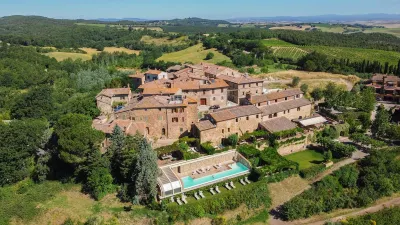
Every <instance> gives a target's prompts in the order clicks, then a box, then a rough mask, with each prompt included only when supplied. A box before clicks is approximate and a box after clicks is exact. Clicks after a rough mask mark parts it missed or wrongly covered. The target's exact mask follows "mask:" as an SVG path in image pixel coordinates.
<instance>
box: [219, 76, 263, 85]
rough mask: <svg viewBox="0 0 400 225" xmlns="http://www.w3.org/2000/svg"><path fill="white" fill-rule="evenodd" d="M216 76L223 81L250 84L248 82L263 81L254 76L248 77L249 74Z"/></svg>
mask: <svg viewBox="0 0 400 225" xmlns="http://www.w3.org/2000/svg"><path fill="white" fill-rule="evenodd" d="M218 78H220V79H223V80H225V81H229V82H232V83H235V84H250V83H258V82H263V80H262V79H259V78H254V77H250V76H244V75H242V76H240V77H233V76H227V75H219V76H218Z"/></svg>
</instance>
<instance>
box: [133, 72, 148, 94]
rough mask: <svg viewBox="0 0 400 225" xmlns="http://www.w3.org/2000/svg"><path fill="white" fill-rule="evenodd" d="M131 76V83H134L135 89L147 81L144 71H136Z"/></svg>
mask: <svg viewBox="0 0 400 225" xmlns="http://www.w3.org/2000/svg"><path fill="white" fill-rule="evenodd" d="M129 78H131V82H130V83H131V84H132V88H133V89H134V90H136V89H137V88H138V87H139V86H140V85H142V84H144V83H145V81H146V80H145V76H144V73H136V74H132V75H129Z"/></svg>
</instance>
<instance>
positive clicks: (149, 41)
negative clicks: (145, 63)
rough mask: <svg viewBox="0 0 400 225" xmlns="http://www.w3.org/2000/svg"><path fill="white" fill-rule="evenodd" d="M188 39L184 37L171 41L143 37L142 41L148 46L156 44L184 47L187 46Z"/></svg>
mask: <svg viewBox="0 0 400 225" xmlns="http://www.w3.org/2000/svg"><path fill="white" fill-rule="evenodd" d="M186 40H187V37H186V36H183V37H180V38H176V39H172V40H169V39H168V38H153V37H150V36H147V35H145V36H143V37H142V39H141V41H143V42H145V43H146V44H155V45H182V44H186Z"/></svg>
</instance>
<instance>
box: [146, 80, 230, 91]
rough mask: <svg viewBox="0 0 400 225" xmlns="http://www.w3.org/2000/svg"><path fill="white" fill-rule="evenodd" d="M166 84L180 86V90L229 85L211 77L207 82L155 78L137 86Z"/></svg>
mask: <svg viewBox="0 0 400 225" xmlns="http://www.w3.org/2000/svg"><path fill="white" fill-rule="evenodd" d="M168 85H170V86H171V88H180V89H182V90H184V91H185V90H200V89H215V88H224V87H229V85H228V84H227V83H226V82H225V81H224V80H221V79H212V80H209V81H207V84H201V81H198V80H189V81H181V80H155V81H152V82H148V83H145V84H142V85H140V86H139V89H143V90H145V89H147V88H152V89H154V88H158V89H164V88H166V87H167V86H168Z"/></svg>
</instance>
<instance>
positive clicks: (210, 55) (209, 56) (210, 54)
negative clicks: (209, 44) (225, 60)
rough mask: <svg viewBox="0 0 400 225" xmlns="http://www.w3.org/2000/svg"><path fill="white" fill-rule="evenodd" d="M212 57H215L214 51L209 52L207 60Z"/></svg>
mask: <svg viewBox="0 0 400 225" xmlns="http://www.w3.org/2000/svg"><path fill="white" fill-rule="evenodd" d="M212 58H214V53H212V52H209V53H207V55H206V58H205V60H210V59H212Z"/></svg>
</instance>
